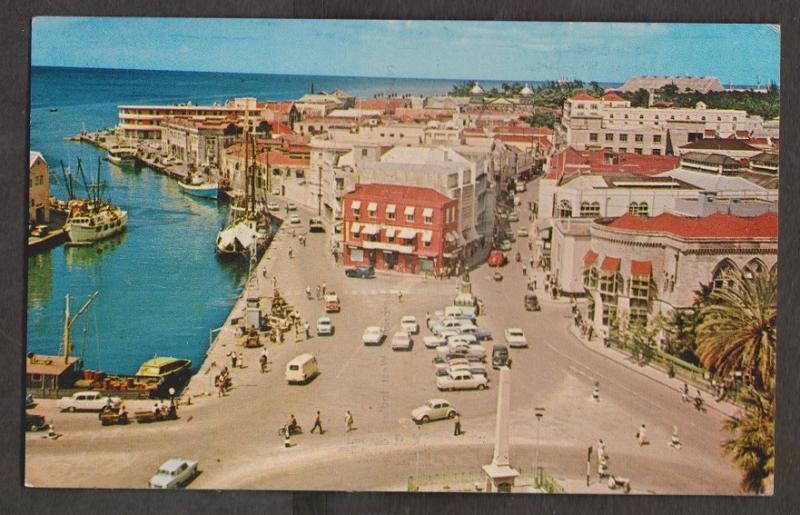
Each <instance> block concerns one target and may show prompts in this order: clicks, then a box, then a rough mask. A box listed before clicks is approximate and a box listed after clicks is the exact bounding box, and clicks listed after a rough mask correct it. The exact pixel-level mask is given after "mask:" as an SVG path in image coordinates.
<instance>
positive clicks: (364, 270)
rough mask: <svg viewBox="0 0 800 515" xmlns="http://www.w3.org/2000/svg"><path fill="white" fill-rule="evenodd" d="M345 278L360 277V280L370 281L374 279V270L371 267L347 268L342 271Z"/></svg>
mask: <svg viewBox="0 0 800 515" xmlns="http://www.w3.org/2000/svg"><path fill="white" fill-rule="evenodd" d="M344 275H346V276H347V277H360V278H362V279H370V278H372V277H375V269H374V268H372V267H371V266H357V267H355V268H348V269H347V270H345V271H344Z"/></svg>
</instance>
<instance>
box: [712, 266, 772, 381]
mask: <svg viewBox="0 0 800 515" xmlns="http://www.w3.org/2000/svg"><path fill="white" fill-rule="evenodd" d="M736 279H737V280H736V281H735V283H734V285H733V286H731V287H727V288H719V289H716V290H714V292H713V293H712V294H711V296H710V298H709V302H708V305H706V306H704V307H703V309H702V310H701V316H702V317H703V322H702V323H701V324H700V326H699V327H698V328H697V355H698V357H699V358H700V361H701V362H702V363H703V366H704V367H705V368H706V369H708V370H711V371H714V372H716V373H717V374H718V375H720V376H722V377H725V376H728V375H729V374H730V373H732V372H734V371H735V370H737V369H744V370H747V371H750V372H751V373H752V375H753V381H754V385H755V387H756V388H757V389H759V390H763V388H764V387H765V386H766V385H768V384H770V382H771V381H772V380H773V378H774V375H775V347H776V344H777V334H776V331H777V329H776V325H775V321H776V317H777V308H778V306H777V297H778V291H777V290H778V288H777V283H778V274H777V271H776V270H774V269H773V270H771V271H769V270H766V269H764V270H760V271H756V272H753V274H752V277H750V278H748V277H746V276H745V274H743V273H741V272H739V273H738V275H737V278H736Z"/></svg>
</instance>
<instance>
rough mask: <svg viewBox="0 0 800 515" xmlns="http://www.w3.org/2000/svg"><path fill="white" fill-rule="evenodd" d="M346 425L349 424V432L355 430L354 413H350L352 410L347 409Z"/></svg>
mask: <svg viewBox="0 0 800 515" xmlns="http://www.w3.org/2000/svg"><path fill="white" fill-rule="evenodd" d="M344 425H345V426H347V432H348V433H349V432H350V431H352V430H353V414H352V413H350V410H347V413H345V415H344Z"/></svg>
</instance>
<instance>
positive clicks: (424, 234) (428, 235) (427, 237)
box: [422, 231, 433, 243]
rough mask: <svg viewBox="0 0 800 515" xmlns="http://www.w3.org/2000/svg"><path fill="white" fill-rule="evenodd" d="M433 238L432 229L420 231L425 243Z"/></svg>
mask: <svg viewBox="0 0 800 515" xmlns="http://www.w3.org/2000/svg"><path fill="white" fill-rule="evenodd" d="M431 240H433V231H423V232H422V241H424V242H426V243H430V242H431Z"/></svg>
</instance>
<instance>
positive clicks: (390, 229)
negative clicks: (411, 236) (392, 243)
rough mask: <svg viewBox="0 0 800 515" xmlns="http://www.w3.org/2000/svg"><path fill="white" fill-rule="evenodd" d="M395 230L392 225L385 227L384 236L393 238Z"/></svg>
mask: <svg viewBox="0 0 800 515" xmlns="http://www.w3.org/2000/svg"><path fill="white" fill-rule="evenodd" d="M395 231H397V229H395V228H394V227H387V228H386V237H387V238H394V233H395Z"/></svg>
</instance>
